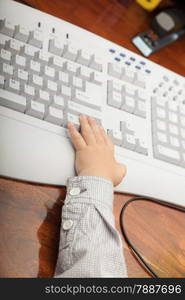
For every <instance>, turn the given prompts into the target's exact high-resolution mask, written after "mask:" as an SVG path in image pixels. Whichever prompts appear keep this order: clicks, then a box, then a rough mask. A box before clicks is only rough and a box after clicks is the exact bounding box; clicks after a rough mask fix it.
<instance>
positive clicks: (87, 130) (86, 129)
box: [80, 115, 96, 145]
mask: <svg viewBox="0 0 185 300" xmlns="http://www.w3.org/2000/svg"><path fill="white" fill-rule="evenodd" d="M80 125H81V135H82V137H83V139H84V140H85V142H86V144H87V145H93V144H96V139H95V135H94V132H93V130H92V128H91V125H90V124H89V122H88V119H87V117H86V116H84V115H81V116H80Z"/></svg>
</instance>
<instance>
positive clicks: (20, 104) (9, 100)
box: [0, 89, 26, 112]
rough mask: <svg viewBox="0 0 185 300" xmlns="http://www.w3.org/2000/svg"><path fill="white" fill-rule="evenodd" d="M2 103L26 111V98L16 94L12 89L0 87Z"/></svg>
mask: <svg viewBox="0 0 185 300" xmlns="http://www.w3.org/2000/svg"><path fill="white" fill-rule="evenodd" d="M0 105H2V106H5V107H8V108H11V109H14V110H17V111H20V112H24V111H25V108H26V98H25V97H22V96H20V95H15V93H12V92H10V91H6V90H3V89H0Z"/></svg>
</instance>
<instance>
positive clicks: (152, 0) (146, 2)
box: [136, 0, 161, 11]
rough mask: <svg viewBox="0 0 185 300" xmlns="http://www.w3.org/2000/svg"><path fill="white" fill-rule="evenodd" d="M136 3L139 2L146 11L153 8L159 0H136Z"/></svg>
mask: <svg viewBox="0 0 185 300" xmlns="http://www.w3.org/2000/svg"><path fill="white" fill-rule="evenodd" d="M136 2H137V3H138V4H140V5H141V6H142V7H143V8H144V9H146V10H148V11H152V10H154V9H155V8H156V7H157V6H158V4H159V3H160V2H161V0H136Z"/></svg>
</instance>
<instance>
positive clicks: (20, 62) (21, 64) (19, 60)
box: [11, 54, 26, 69]
mask: <svg viewBox="0 0 185 300" xmlns="http://www.w3.org/2000/svg"><path fill="white" fill-rule="evenodd" d="M11 64H12V65H14V64H15V65H17V66H18V68H23V69H24V68H25V66H26V58H25V57H24V56H21V55H18V54H16V55H15V56H13V57H12V61H11Z"/></svg>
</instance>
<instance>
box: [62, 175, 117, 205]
mask: <svg viewBox="0 0 185 300" xmlns="http://www.w3.org/2000/svg"><path fill="white" fill-rule="evenodd" d="M113 196H114V190H113V184H112V182H111V181H110V180H108V179H105V178H103V177H99V176H75V177H70V178H69V179H68V181H67V195H66V200H65V203H69V202H73V203H75V202H78V203H89V204H95V203H96V204H98V203H101V205H106V206H109V207H111V208H112V207H113V199H114V197H113Z"/></svg>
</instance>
